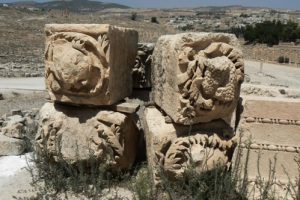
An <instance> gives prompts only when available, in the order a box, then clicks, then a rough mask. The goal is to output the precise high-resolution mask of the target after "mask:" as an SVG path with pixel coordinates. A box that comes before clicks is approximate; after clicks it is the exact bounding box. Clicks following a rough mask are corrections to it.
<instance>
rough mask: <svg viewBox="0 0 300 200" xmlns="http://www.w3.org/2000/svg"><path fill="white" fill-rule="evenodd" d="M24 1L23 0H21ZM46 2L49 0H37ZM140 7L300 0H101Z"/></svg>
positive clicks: (298, 3)
mask: <svg viewBox="0 0 300 200" xmlns="http://www.w3.org/2000/svg"><path fill="white" fill-rule="evenodd" d="M14 1H18V0H0V2H1V3H10V2H14ZM21 1H22V0H21ZM36 1H39V2H45V1H47V0H36ZM100 1H102V2H112V3H119V4H123V5H127V6H130V7H138V8H175V7H197V6H228V5H243V6H254V7H270V8H288V9H294V10H300V0H226V1H225V0H100Z"/></svg>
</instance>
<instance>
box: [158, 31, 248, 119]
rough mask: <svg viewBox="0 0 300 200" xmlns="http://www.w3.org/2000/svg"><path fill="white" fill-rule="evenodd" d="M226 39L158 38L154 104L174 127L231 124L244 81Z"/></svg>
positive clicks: (232, 42) (232, 40)
mask: <svg viewBox="0 0 300 200" xmlns="http://www.w3.org/2000/svg"><path fill="white" fill-rule="evenodd" d="M238 47H239V45H238V40H237V39H236V37H235V36H233V35H231V34H219V33H183V34H177V35H166V36H162V37H160V38H159V40H158V42H157V44H156V46H155V49H154V52H153V56H152V62H153V64H152V68H153V69H152V88H153V99H154V101H155V103H156V104H157V105H158V106H160V107H161V108H162V109H163V110H164V111H165V112H166V113H167V114H168V115H169V116H170V117H171V118H172V119H173V121H174V122H175V123H182V124H195V123H199V122H209V121H211V120H214V119H220V118H223V119H225V120H227V121H229V120H230V117H231V114H232V112H233V111H234V109H235V107H236V104H237V101H238V97H239V93H240V84H241V83H242V81H243V78H244V60H243V55H242V53H241V51H240V50H239V49H238Z"/></svg>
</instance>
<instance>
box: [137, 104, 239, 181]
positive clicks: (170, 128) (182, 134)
mask: <svg viewBox="0 0 300 200" xmlns="http://www.w3.org/2000/svg"><path fill="white" fill-rule="evenodd" d="M143 126H144V132H145V137H146V143H147V158H148V165H149V167H150V169H151V171H152V173H153V178H154V180H155V183H156V184H157V183H159V181H160V180H161V179H160V174H159V173H158V172H159V171H161V170H162V171H163V172H165V173H166V175H167V176H168V177H169V178H170V179H180V178H182V176H183V173H184V172H185V170H186V169H188V168H189V167H191V166H195V170H196V171H198V172H204V171H207V170H211V169H213V168H214V167H216V166H217V165H218V166H225V167H226V166H229V164H230V162H231V156H232V153H233V150H234V148H235V145H236V142H235V140H233V139H232V137H233V133H232V130H231V129H230V127H228V126H227V125H226V124H225V123H224V122H223V121H221V120H220V121H215V122H213V123H210V124H208V123H207V124H198V125H195V126H183V125H179V124H175V123H166V122H165V120H164V116H163V114H162V113H161V112H160V111H159V110H158V109H156V108H155V107H149V108H146V109H145V113H144V120H143Z"/></svg>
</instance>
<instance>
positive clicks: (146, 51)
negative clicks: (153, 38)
mask: <svg viewBox="0 0 300 200" xmlns="http://www.w3.org/2000/svg"><path fill="white" fill-rule="evenodd" d="M153 50H154V44H153V43H139V44H138V52H137V55H136V58H135V65H134V67H133V70H132V79H133V87H134V88H151V63H152V53H153Z"/></svg>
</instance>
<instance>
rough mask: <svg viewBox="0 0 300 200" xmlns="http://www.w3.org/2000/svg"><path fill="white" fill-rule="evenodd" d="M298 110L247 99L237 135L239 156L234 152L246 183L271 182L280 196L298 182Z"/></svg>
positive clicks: (291, 104) (296, 105) (285, 104)
mask: <svg viewBox="0 0 300 200" xmlns="http://www.w3.org/2000/svg"><path fill="white" fill-rule="evenodd" d="M299 106H300V102H297V101H294V102H290V101H288V100H287V102H279V101H275V100H273V101H272V100H271V99H269V100H268V101H267V100H263V101H262V100H255V99H252V100H251V99H248V100H246V101H245V102H244V112H243V113H242V116H241V122H240V125H239V129H238V132H237V134H238V136H241V142H242V143H241V144H240V146H241V148H242V151H241V152H242V154H241V155H239V154H238V153H237V152H236V156H235V157H236V158H239V159H240V160H241V163H240V165H241V169H245V168H244V166H246V165H247V166H246V169H247V178H248V180H250V181H252V182H253V183H256V184H257V183H259V180H257V179H258V178H259V179H260V180H262V181H263V182H264V183H266V182H267V181H273V182H274V183H273V184H274V185H278V186H280V188H277V189H276V194H277V195H279V196H280V195H284V194H285V193H286V190H284V188H286V187H287V186H288V185H289V184H296V183H295V180H297V177H298V178H299V163H300V160H299V159H300V157H299V152H300V126H299V125H298V124H297V123H296V121H297V120H298V119H299V112H300V110H299V109H298V108H300V107H299ZM283 122H284V123H283ZM247 159H248V160H247ZM235 160H238V159H235ZM297 160H299V161H298V162H299V163H298V164H297V162H296V161H297ZM270 163H272V165H271V166H270ZM274 166H275V167H274ZM273 172H274V175H273V177H271V178H270V174H272V173H273ZM242 173H244V171H242ZM290 181H291V182H290ZM254 195H257V192H255V194H254ZM288 199H291V198H288Z"/></svg>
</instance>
